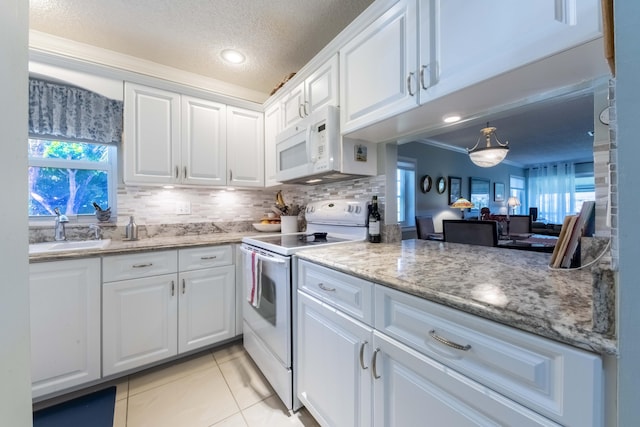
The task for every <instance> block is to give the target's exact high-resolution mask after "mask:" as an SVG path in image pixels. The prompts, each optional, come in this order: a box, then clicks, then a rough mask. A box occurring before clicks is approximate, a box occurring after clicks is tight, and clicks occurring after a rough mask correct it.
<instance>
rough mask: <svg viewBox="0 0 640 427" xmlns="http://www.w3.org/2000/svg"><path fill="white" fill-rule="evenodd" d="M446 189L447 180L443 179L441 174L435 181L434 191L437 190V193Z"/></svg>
mask: <svg viewBox="0 0 640 427" xmlns="http://www.w3.org/2000/svg"><path fill="white" fill-rule="evenodd" d="M446 189H447V181H446V180H445V179H444V177H443V176H441V177H440V178H438V180H437V181H436V191H437V192H438V194H442V193H444V190H446Z"/></svg>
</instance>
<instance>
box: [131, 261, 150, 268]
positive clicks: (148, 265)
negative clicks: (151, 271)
mask: <svg viewBox="0 0 640 427" xmlns="http://www.w3.org/2000/svg"><path fill="white" fill-rule="evenodd" d="M152 265H153V263H152V262H150V263H148V264H134V265H133V268H145V267H151V266H152Z"/></svg>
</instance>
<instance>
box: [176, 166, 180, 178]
mask: <svg viewBox="0 0 640 427" xmlns="http://www.w3.org/2000/svg"><path fill="white" fill-rule="evenodd" d="M179 176H180V168H179V167H177V166H176V179H178V177H179Z"/></svg>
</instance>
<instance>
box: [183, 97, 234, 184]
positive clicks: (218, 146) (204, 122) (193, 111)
mask: <svg viewBox="0 0 640 427" xmlns="http://www.w3.org/2000/svg"><path fill="white" fill-rule="evenodd" d="M182 123H183V125H182V144H181V147H182V150H181V151H182V170H181V171H180V173H181V174H182V183H183V184H197V185H224V184H225V182H226V172H227V115H226V105H224V104H220V103H217V102H211V101H206V100H203V99H198V98H193V97H189V96H182Z"/></svg>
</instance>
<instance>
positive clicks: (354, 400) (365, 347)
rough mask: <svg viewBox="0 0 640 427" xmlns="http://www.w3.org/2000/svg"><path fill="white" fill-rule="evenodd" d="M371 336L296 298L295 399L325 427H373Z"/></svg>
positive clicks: (342, 317)
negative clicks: (370, 362) (296, 356)
mask: <svg viewBox="0 0 640 427" xmlns="http://www.w3.org/2000/svg"><path fill="white" fill-rule="evenodd" d="M371 331H372V329H371V328H369V327H367V326H366V325H364V324H362V323H360V322H358V321H356V320H354V319H352V318H350V317H348V316H345V315H344V314H342V313H340V312H338V311H336V310H335V309H333V308H330V307H329V306H327V305H326V304H324V303H321V302H320V301H319V300H317V299H315V298H313V297H310V296H308V295H307V294H305V293H304V292H298V332H297V350H298V364H297V372H298V374H297V387H298V388H297V390H298V391H297V393H298V397H299V398H300V401H301V402H302V403H303V404H304V405H305V406H306V407H307V409H308V410H309V412H311V414H312V415H313V416H314V418H316V419H317V420H318V422H319V423H320V424H321V425H323V426H336V427H340V426H362V427H369V426H371V377H370V374H369V373H370V371H371V370H370V367H369V360H370V355H371V340H372V336H371ZM361 363H362V365H361ZM363 367H364V368H363ZM406 425H411V424H406ZM413 425H420V424H413Z"/></svg>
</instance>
